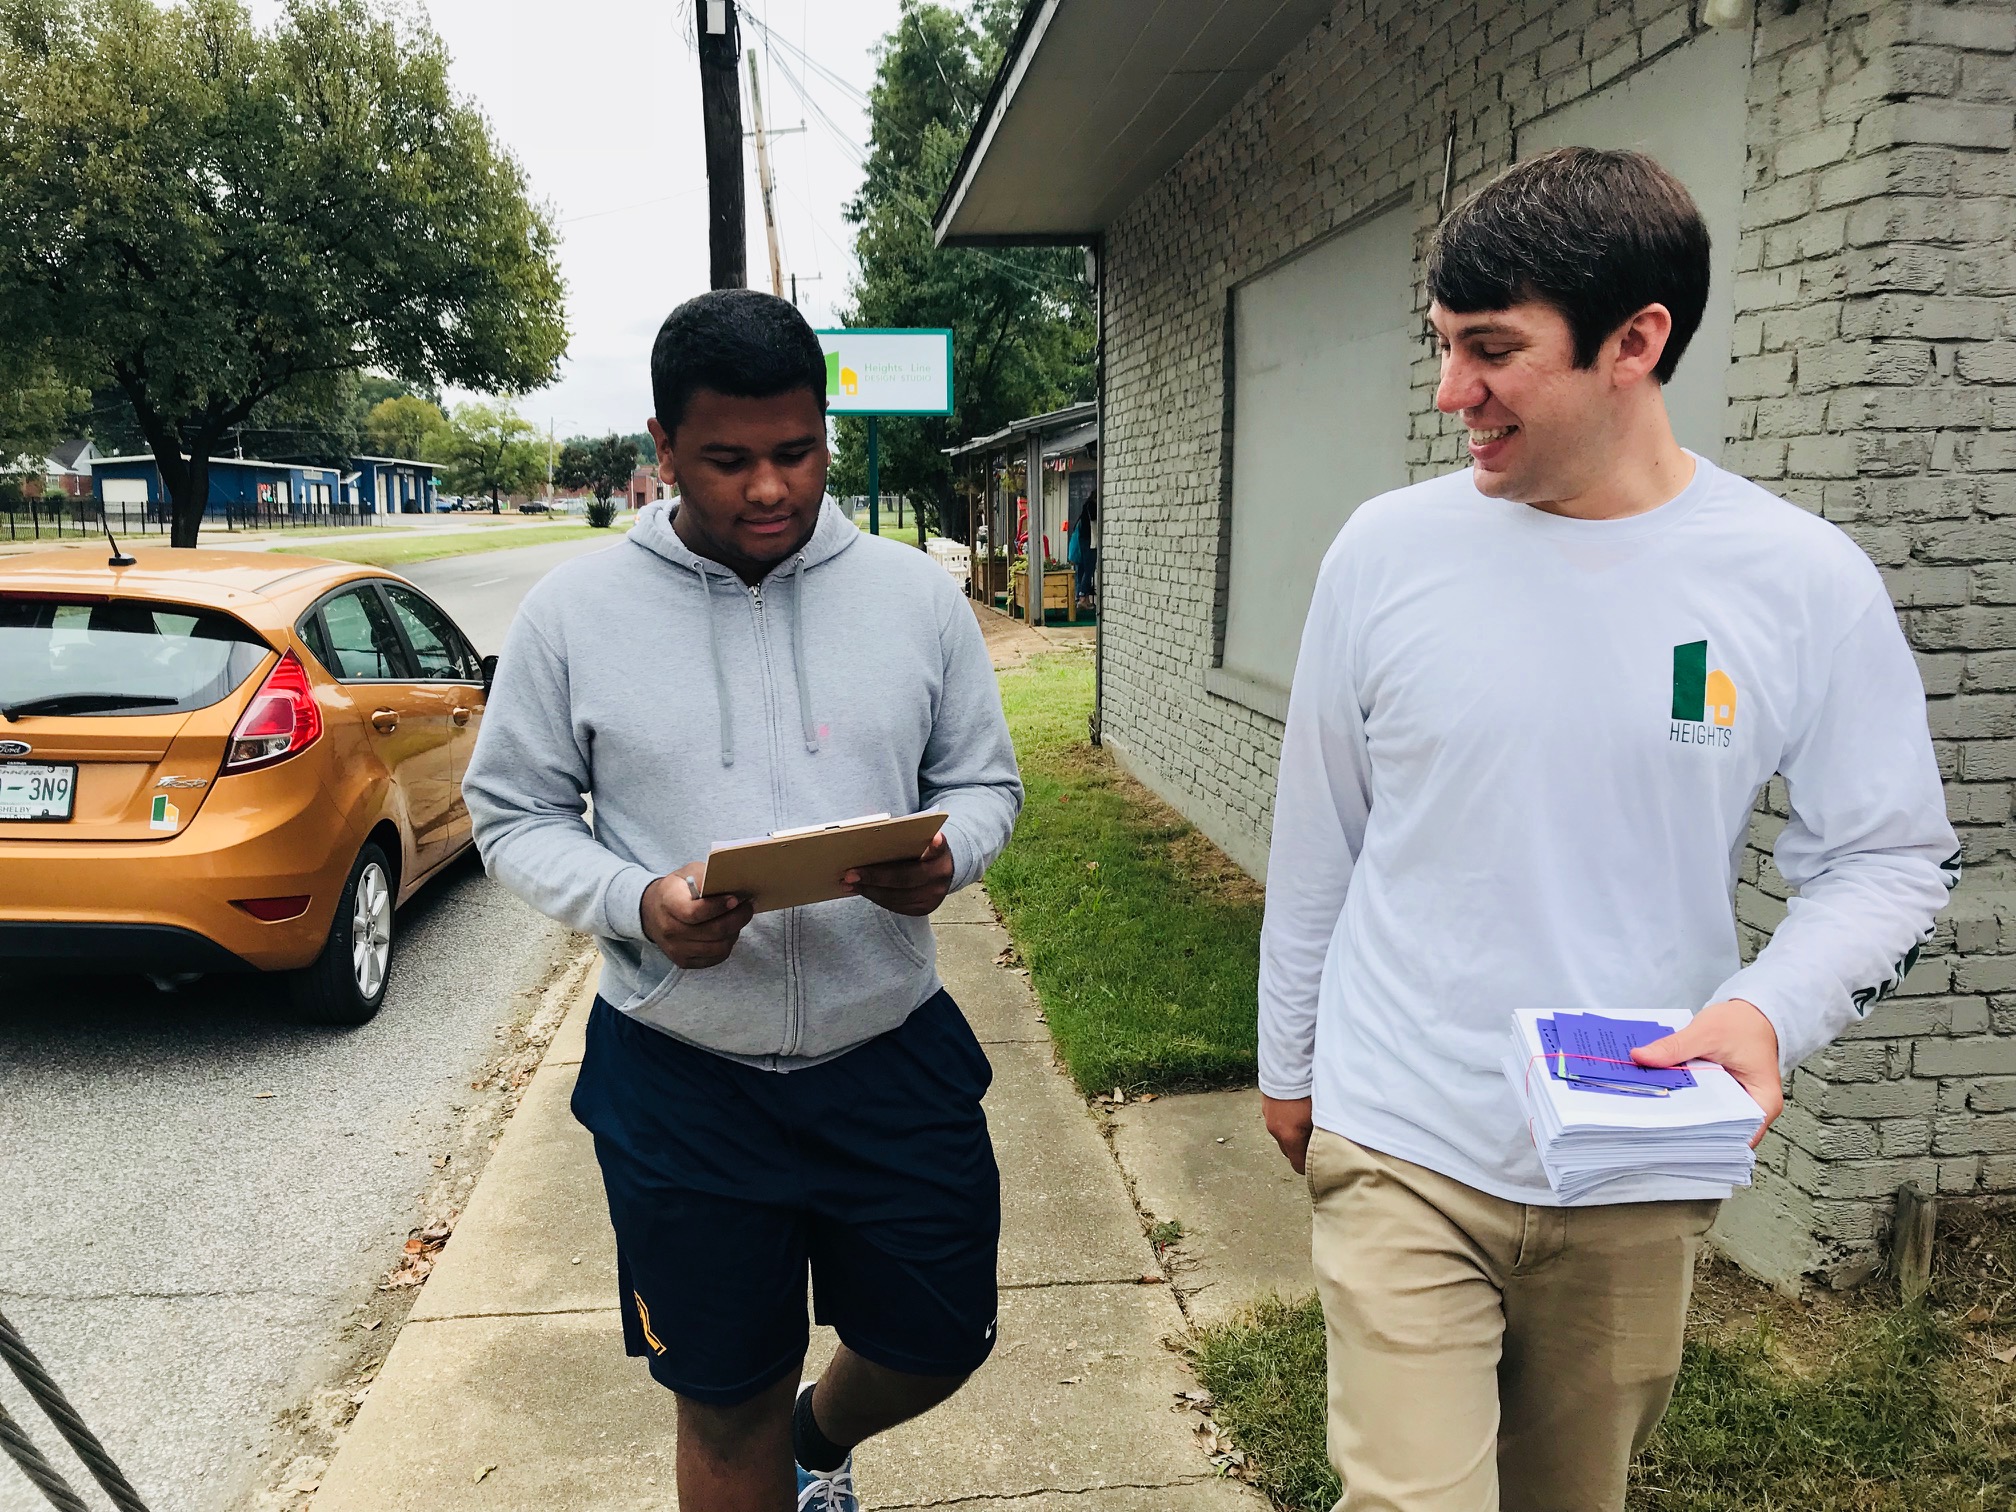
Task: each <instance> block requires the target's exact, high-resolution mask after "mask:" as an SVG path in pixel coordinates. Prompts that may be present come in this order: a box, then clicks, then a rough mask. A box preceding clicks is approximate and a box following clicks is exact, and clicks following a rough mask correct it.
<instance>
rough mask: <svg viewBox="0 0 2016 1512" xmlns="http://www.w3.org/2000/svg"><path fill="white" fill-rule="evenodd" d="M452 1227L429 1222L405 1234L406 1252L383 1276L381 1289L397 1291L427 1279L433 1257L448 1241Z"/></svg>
mask: <svg viewBox="0 0 2016 1512" xmlns="http://www.w3.org/2000/svg"><path fill="white" fill-rule="evenodd" d="M452 1231H453V1230H452V1227H451V1226H450V1225H449V1224H447V1223H440V1222H437V1223H430V1224H428V1225H427V1227H425V1228H417V1229H415V1230H413V1232H412V1233H410V1234H408V1235H407V1236H406V1254H405V1257H404V1258H403V1259H402V1260H400V1262H399V1263H398V1264H397V1265H396V1266H394V1267H393V1268H392V1274H391V1275H389V1276H387V1277H386V1278H385V1282H384V1285H383V1286H382V1287H381V1288H380V1290H382V1291H397V1290H399V1289H400V1288H401V1287H406V1286H418V1285H419V1284H420V1283H421V1282H422V1281H425V1280H426V1279H427V1275H428V1273H429V1272H430V1271H432V1270H433V1269H434V1257H435V1256H437V1255H438V1254H440V1253H441V1248H442V1246H443V1245H445V1244H447V1242H448V1235H449V1234H450V1233H451V1232H452Z"/></svg>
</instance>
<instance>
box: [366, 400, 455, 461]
mask: <svg viewBox="0 0 2016 1512" xmlns="http://www.w3.org/2000/svg"><path fill="white" fill-rule="evenodd" d="M364 434H365V435H366V436H367V437H369V438H370V441H371V445H372V446H373V447H375V448H376V449H377V453H378V455H379V456H381V457H405V458H408V459H410V460H413V461H422V462H432V461H434V460H436V457H435V452H436V450H438V449H439V448H440V447H442V446H443V445H445V444H446V442H447V439H448V417H447V416H446V415H444V414H442V413H441V410H440V407H439V406H438V405H433V404H429V403H428V402H427V401H426V400H425V399H422V398H421V397H420V396H419V395H418V394H402V395H400V396H399V397H398V398H396V399H381V400H379V401H378V402H377V403H376V404H374V405H372V406H371V409H370V411H369V413H367V414H366V415H365V416H364Z"/></svg>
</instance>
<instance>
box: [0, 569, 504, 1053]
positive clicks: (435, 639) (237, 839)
mask: <svg viewBox="0 0 2016 1512" xmlns="http://www.w3.org/2000/svg"><path fill="white" fill-rule="evenodd" d="M133 555H134V556H135V557H136V558H137V559H138V560H137V562H136V564H135V565H133V566H130V567H107V566H105V565H103V559H102V558H98V559H96V560H94V559H93V557H92V556H90V555H88V554H86V553H83V552H43V553H36V554H33V555H29V556H20V557H15V558H12V559H11V560H7V561H0V978H4V977H5V976H6V975H8V974H9V973H11V972H13V971H18V970H20V969H22V968H28V967H33V968H38V969H43V970H52V969H53V970H65V969H67V970H75V971H120V970H127V971H140V972H146V973H148V974H150V975H152V976H154V978H155V979H156V981H157V982H163V983H172V982H173V981H175V980H178V979H180V978H183V977H187V976H192V975H200V974H203V973H206V972H218V971H251V970H257V971H268V972H275V973H279V974H281V975H282V976H283V977H284V979H285V981H286V983H287V986H288V988H289V995H290V997H291V999H292V1002H293V1007H294V1011H295V1013H296V1015H297V1016H298V1017H300V1018H302V1019H305V1020H308V1021H311V1022H315V1023H323V1024H360V1023H363V1022H364V1021H365V1020H367V1019H369V1018H370V1017H371V1016H372V1015H373V1014H375V1013H376V1012H377V1011H378V1007H379V1004H380V1003H382V1002H383V1001H384V997H385V986H386V980H387V974H388V972H389V971H390V969H391V964H392V935H393V910H394V908H395V907H396V906H397V905H399V904H401V903H403V902H405V901H406V900H407V899H408V898H410V897H412V895H413V894H414V892H415V891H416V890H417V889H418V888H419V887H420V885H421V884H422V883H423V882H425V881H426V880H427V879H428V878H429V877H430V876H432V875H434V874H435V873H437V872H439V871H440V870H441V869H442V868H443V867H445V866H446V865H448V863H449V862H451V861H453V860H454V859H455V858H456V857H457V856H459V855H460V854H461V853H462V852H463V851H464V850H465V849H466V848H467V847H468V846H469V844H470V839H471V835H470V821H469V814H468V810H467V809H465V808H464V807H463V804H462V792H461V787H462V773H463V770H464V768H465V767H466V766H467V765H468V760H469V753H470V751H471V750H472V749H473V748H474V747H475V743H476V732H477V729H478V727H479V726H480V725H481V723H482V719H483V706H484V703H485V701H486V699H487V698H488V695H489V685H490V679H491V676H492V675H493V672H494V670H495V666H496V662H495V659H494V658H489V657H478V656H477V654H476V652H475V651H474V649H472V647H471V646H470V644H469V640H468V638H467V637H466V636H464V635H463V634H462V632H461V630H459V629H458V628H457V627H456V625H455V623H454V621H452V620H451V619H449V617H448V616H447V614H446V613H444V612H443V611H442V610H441V608H440V607H439V606H438V605H436V604H435V603H434V602H433V600H431V599H429V598H428V597H427V596H426V595H425V594H423V593H421V592H420V591H419V589H417V588H415V587H413V585H412V584H410V583H407V582H405V581H403V580H402V579H400V578H398V577H396V576H394V575H393V574H391V573H388V572H385V571H383V570H381V569H378V568H370V567H358V566H353V565H351V564H349V563H345V562H319V561H314V560H310V559H306V558H302V557H286V558H281V557H275V556H269V555H264V554H259V553H253V552H242V553H241V552H224V551H208V550H206V551H203V552H200V553H199V552H188V551H172V550H136V551H135V552H134V553H133ZM199 558H200V560H199Z"/></svg>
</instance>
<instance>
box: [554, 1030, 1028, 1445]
mask: <svg viewBox="0 0 2016 1512" xmlns="http://www.w3.org/2000/svg"><path fill="white" fill-rule="evenodd" d="M992 1079H993V1070H992V1068H991V1067H990V1066H989V1065H988V1064H987V1056H986V1053H985V1052H984V1051H983V1050H981V1048H980V1044H979V1042H978V1041H977V1040H975V1039H974V1037H973V1031H972V1029H971V1028H969V1027H968V1026H967V1023H966V1018H965V1015H964V1014H962V1013H961V1012H960V1011H959V1006H958V1004H956V1003H954V1002H953V1001H952V999H951V997H950V996H949V995H948V994H946V993H943V992H940V993H938V994H937V995H936V996H935V997H933V998H932V999H931V1000H930V1001H929V1002H927V1003H925V1004H924V1005H923V1006H922V1007H920V1008H918V1009H917V1010H916V1011H915V1012H914V1013H912V1014H911V1015H910V1017H909V1018H908V1019H907V1020H905V1021H904V1023H903V1024H902V1025H900V1026H899V1027H897V1028H895V1029H892V1030H890V1031H889V1032H888V1033H887V1034H883V1035H879V1036H877V1037H876V1038H875V1039H872V1040H869V1041H868V1042H867V1043H865V1044H862V1045H859V1046H857V1047H856V1048H854V1049H852V1050H850V1051H848V1052H847V1053H846V1054H845V1055H841V1056H838V1057H836V1058H835V1059H833V1060H830V1061H826V1062H824V1063H822V1064H820V1065H817V1066H811V1067H808V1068H806V1069H804V1070H801V1071H790V1072H776V1071H765V1070H760V1069H758V1068H756V1067H753V1066H745V1065H742V1064H740V1063H739V1062H736V1061H731V1060H726V1059H723V1058H722V1057H721V1056H718V1055H712V1054H709V1053H708V1052H707V1051H705V1050H700V1049H697V1048H695V1047H694V1046H692V1045H688V1044H685V1043H684V1042H682V1041H680V1040H676V1039H673V1038H672V1037H671V1036H669V1035H665V1034H661V1033H659V1032H658V1031H657V1030H655V1029H652V1028H649V1027H647V1026H645V1025H643V1024H640V1023H638V1022H636V1021H635V1020H634V1019H631V1018H628V1017H626V1016H625V1015H623V1014H621V1013H618V1012H617V1011H616V1010H615V1009H614V1008H611V1007H610V1006H609V1005H608V1004H607V1003H605V1002H603V1001H602V1000H601V999H599V998H598V999H596V1002H595V1008H594V1012H593V1014H592V1015H591V1016H590V1018H589V1020H588V1050H587V1054H586V1056H585V1057H584V1058H583V1060H582V1063H581V1075H580V1080H579V1081H578V1082H577V1083H576V1085H575V1090H574V1116H575V1117H576V1118H578V1119H580V1121H581V1122H582V1123H583V1124H585V1125H586V1126H587V1127H588V1129H589V1130H590V1131H591V1132H593V1134H594V1135H595V1153H596V1156H597V1158H598V1159H599V1160H600V1161H601V1163H602V1179H603V1182H604V1184H605V1186H606V1187H607V1189H608V1195H609V1217H610V1221H611V1222H612V1223H613V1224H614V1225H615V1228H616V1249H617V1286H618V1288H619V1290H620V1292H621V1301H622V1311H623V1341H624V1345H625V1347H626V1348H627V1349H628V1350H629V1352H630V1353H631V1354H633V1355H642V1356H643V1357H644V1358H645V1360H646V1361H647V1362H648V1364H649V1366H650V1369H651V1374H652V1376H653V1377H654V1378H655V1379H656V1380H657V1381H658V1383H659V1384H660V1385H662V1386H666V1387H669V1388H670V1389H671V1390H673V1391H676V1392H678V1393H679V1394H680V1395H681V1396H687V1397H692V1398H693V1399H694V1400H696V1401H701V1402H709V1403H713V1404H716V1405H719V1406H732V1405H734V1404H735V1403H737V1402H742V1401H746V1400H748V1399H749V1398H750V1397H753V1396H755V1395H757V1394H758V1393H759V1392H761V1391H763V1390H764V1389H765V1388H766V1387H769V1386H771V1385H773V1384H775V1383H776V1382H777V1380H779V1379H780V1378H781V1377H783V1376H784V1375H786V1374H787V1373H789V1372H791V1371H793V1370H796V1369H798V1367H799V1364H800V1361H801V1360H802V1358H803V1356H804V1354H805V1347H806V1342H807V1339H808V1336H809V1329H808V1326H807V1324H806V1321H805V1276H806V1272H807V1270H808V1268H809V1270H810V1272H811V1276H812V1293H813V1305H814V1311H815V1313H816V1315H817V1317H818V1319H819V1321H820V1322H821V1323H824V1324H829V1325H831V1326H832V1327H833V1328H834V1329H835V1330H836V1331H837V1332H838V1333H839V1335H840V1338H841V1341H842V1342H843V1343H845V1344H846V1345H847V1346H848V1348H850V1349H852V1350H854V1351H855V1353H857V1354H859V1355H861V1356H863V1357H864V1358H866V1359H869V1360H872V1361H874V1362H875V1363H876V1364H878V1365H884V1366H887V1367H888V1368H889V1369H891V1370H901V1371H906V1372H909V1373H911V1374H915V1375H928V1376H957V1375H965V1374H966V1373H968V1372H969V1371H972V1370H974V1369H977V1368H978V1367H979V1365H980V1363H981V1362H982V1361H983V1360H985V1359H986V1358H987V1355H988V1353H989V1352H990V1351H991V1350H992V1349H993V1347H994V1314H995V1288H994V1275H995V1254H996V1251H997V1249H998V1248H999V1243H1000V1237H1001V1178H1000V1172H999V1170H998V1169H997V1168H996V1166H995V1164H994V1146H993V1143H992V1142H991V1141H990V1140H989V1139H988V1137H987V1120H986V1117H985V1116H984V1115H983V1114H982V1113H981V1111H980V1099H981V1096H982V1095H983V1094H984V1093H985V1092H986V1090H987V1085H988V1083H989V1082H990V1081H991V1080H992Z"/></svg>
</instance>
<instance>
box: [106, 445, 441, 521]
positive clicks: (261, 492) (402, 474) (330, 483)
mask: <svg viewBox="0 0 2016 1512" xmlns="http://www.w3.org/2000/svg"><path fill="white" fill-rule="evenodd" d="M351 465H352V467H353V468H355V471H353V472H341V471H339V470H337V469H336V468H333V467H308V466H304V465H303V464H301V463H298V462H265V461H260V460H258V459H256V458H252V457H212V458H211V459H210V501H209V505H208V507H207V508H206V509H205V510H204V513H205V514H206V515H212V516H216V517H218V518H222V517H223V516H225V515H227V514H252V513H256V512H265V513H268V514H270V513H274V512H279V513H282V514H290V515H309V514H321V513H325V512H327V511H330V510H349V511H355V512H358V513H363V514H376V513H385V514H401V513H404V514H414V513H424V512H427V511H431V510H432V509H433V508H434V500H435V489H434V467H433V464H432V463H430V462H411V461H406V460H403V459H399V458H392V457H357V458H354V459H352V463H351ZM92 491H93V492H94V493H95V494H96V495H97V497H98V500H99V502H100V503H101V504H110V505H115V506H117V505H124V506H126V507H127V508H141V507H151V508H157V509H160V508H166V507H167V504H168V490H167V488H166V486H165V485H164V484H163V483H162V481H161V469H160V468H159V467H158V466H156V465H155V462H154V458H153V457H152V456H148V455H139V456H125V457H99V458H98V459H97V460H96V461H95V462H94V463H93V464H92Z"/></svg>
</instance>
